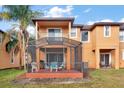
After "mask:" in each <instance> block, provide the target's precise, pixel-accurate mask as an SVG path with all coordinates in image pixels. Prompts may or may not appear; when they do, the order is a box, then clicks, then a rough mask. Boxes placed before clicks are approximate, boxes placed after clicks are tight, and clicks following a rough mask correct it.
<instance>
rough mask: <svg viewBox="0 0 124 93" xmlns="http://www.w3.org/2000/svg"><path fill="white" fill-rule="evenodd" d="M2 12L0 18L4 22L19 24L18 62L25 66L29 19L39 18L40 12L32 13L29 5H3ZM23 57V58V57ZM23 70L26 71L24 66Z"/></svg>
mask: <svg viewBox="0 0 124 93" xmlns="http://www.w3.org/2000/svg"><path fill="white" fill-rule="evenodd" d="M3 9H4V10H3V12H2V13H0V18H1V19H5V20H9V21H10V20H12V21H16V22H18V23H19V29H20V39H19V42H20V47H21V48H22V49H21V53H20V55H21V57H22V58H21V59H23V60H21V59H20V62H21V63H22V62H24V64H25V50H26V45H27V44H28V40H29V34H28V32H27V30H26V28H27V26H28V25H29V24H31V18H36V17H40V16H42V15H43V13H41V12H37V11H32V10H31V6H29V5H13V6H10V5H5V6H3ZM23 55H24V56H23ZM24 68H25V69H26V66H25V65H24Z"/></svg>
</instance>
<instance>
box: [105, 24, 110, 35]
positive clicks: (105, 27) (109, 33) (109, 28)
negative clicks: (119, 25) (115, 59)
mask: <svg viewBox="0 0 124 93" xmlns="http://www.w3.org/2000/svg"><path fill="white" fill-rule="evenodd" d="M108 27H109V35H108V36H106V34H105V33H106V26H104V37H111V26H108Z"/></svg>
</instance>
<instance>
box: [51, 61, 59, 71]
mask: <svg viewBox="0 0 124 93" xmlns="http://www.w3.org/2000/svg"><path fill="white" fill-rule="evenodd" d="M53 69H55V70H56V72H57V71H58V65H57V62H51V64H50V72H52V71H53Z"/></svg>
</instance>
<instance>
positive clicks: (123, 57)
mask: <svg viewBox="0 0 124 93" xmlns="http://www.w3.org/2000/svg"><path fill="white" fill-rule="evenodd" d="M122 60H124V50H122Z"/></svg>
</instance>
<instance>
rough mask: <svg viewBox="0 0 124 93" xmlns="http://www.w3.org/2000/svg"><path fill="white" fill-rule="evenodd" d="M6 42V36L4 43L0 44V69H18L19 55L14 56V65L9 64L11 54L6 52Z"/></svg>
mask: <svg viewBox="0 0 124 93" xmlns="http://www.w3.org/2000/svg"><path fill="white" fill-rule="evenodd" d="M7 42H8V37H7V36H6V37H5V39H4V41H3V42H2V43H1V44H0V69H5V68H13V67H19V61H20V53H18V54H17V55H15V57H14V63H11V56H12V53H10V54H9V53H7V52H6V48H5V46H6V43H7Z"/></svg>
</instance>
